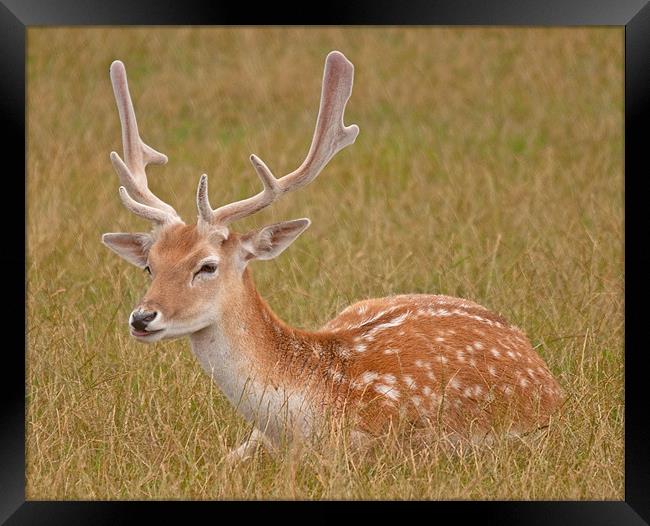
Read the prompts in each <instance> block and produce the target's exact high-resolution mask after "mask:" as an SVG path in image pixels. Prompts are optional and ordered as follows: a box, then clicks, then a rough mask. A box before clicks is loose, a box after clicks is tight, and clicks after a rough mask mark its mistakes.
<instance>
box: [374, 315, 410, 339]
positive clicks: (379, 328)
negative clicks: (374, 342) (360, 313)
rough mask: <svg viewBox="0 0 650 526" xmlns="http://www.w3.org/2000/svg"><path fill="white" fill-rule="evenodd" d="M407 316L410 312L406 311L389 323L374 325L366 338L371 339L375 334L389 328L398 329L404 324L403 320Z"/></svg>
mask: <svg viewBox="0 0 650 526" xmlns="http://www.w3.org/2000/svg"><path fill="white" fill-rule="evenodd" d="M409 314H410V312H409V311H406V312H404V313H403V314H400V315H399V316H397V318H393V319H392V320H390V321H387V322H385V323H380V324H379V325H376V326H375V327H373V328H372V329H370V330H369V331H368V332H367V333H366V336H367V337H369V338H372V337H373V336H374V335H375V334H377V333H378V332H380V331H383V330H386V329H390V328H391V327H399V326H400V325H401V324H402V323H403V322H404V320H405V319H406V317H407V316H408V315H409Z"/></svg>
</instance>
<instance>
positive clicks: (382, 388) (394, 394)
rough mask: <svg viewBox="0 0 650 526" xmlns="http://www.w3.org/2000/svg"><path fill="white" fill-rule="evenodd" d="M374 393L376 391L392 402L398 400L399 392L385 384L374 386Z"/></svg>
mask: <svg viewBox="0 0 650 526" xmlns="http://www.w3.org/2000/svg"><path fill="white" fill-rule="evenodd" d="M375 391H377V392H378V393H379V394H383V395H384V396H387V397H388V398H391V399H392V400H399V395H400V393H399V390H397V389H396V388H395V387H393V386H390V385H386V384H376V385H375Z"/></svg>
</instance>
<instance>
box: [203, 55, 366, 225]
mask: <svg viewBox="0 0 650 526" xmlns="http://www.w3.org/2000/svg"><path fill="white" fill-rule="evenodd" d="M353 76H354V66H353V65H352V63H351V62H350V61H349V60H348V59H347V58H345V56H344V55H343V54H342V53H340V52H339V51H332V52H331V53H330V54H329V55H327V59H326V60H325V71H324V73H323V87H322V91H321V99H320V109H319V111H318V119H317V120H316V129H315V130H314V137H313V139H312V141H311V147H310V148H309V152H308V153H307V157H306V158H305V160H304V161H303V162H302V164H301V165H300V166H299V167H298V168H297V169H296V170H294V171H293V172H291V173H289V174H287V175H285V176H284V177H281V178H280V179H276V178H275V177H274V176H273V173H271V170H269V168H268V167H267V166H266V164H264V162H262V160H261V159H260V158H259V157H257V156H256V155H251V156H250V160H251V163H252V164H253V168H255V171H256V172H257V175H258V176H259V178H260V180H261V181H262V184H263V185H264V190H262V191H261V192H260V193H259V194H257V195H255V196H253V197H249V198H248V199H244V200H243V201H237V202H234V203H230V204H228V205H225V206H222V207H220V208H218V209H217V210H212V207H211V206H210V203H209V200H208V179H207V176H206V175H203V176H201V180H200V182H199V188H198V191H197V206H198V209H199V216H200V218H201V219H202V220H203V221H206V222H208V223H211V224H213V225H220V226H225V225H227V224H228V223H231V222H232V221H235V220H236V219H241V218H242V217H246V216H249V215H252V214H254V213H255V212H258V211H259V210H262V209H263V208H266V207H267V206H269V205H270V204H271V203H273V202H274V201H276V200H277V199H278V198H279V197H280V196H281V195H283V194H285V193H287V192H290V191H292V190H297V189H298V188H300V187H302V186H305V185H306V184H309V183H310V182H311V181H313V180H314V179H315V178H316V176H317V175H318V174H319V173H320V171H321V170H322V169H323V168H324V167H325V165H326V164H327V163H328V162H329V160H330V159H331V158H332V157H334V155H336V154H337V153H338V152H339V151H340V150H342V149H343V148H345V147H346V146H349V145H350V144H352V143H353V142H354V141H355V139H356V138H357V135H358V133H359V127H358V126H357V125H356V124H352V125H350V126H345V124H344V123H343V113H344V112H345V105H346V103H347V101H348V99H349V98H350V94H351V93H352V78H353Z"/></svg>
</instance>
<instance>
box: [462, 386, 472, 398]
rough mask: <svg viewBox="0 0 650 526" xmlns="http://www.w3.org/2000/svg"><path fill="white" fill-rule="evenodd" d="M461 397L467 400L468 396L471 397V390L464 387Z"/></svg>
mask: <svg viewBox="0 0 650 526" xmlns="http://www.w3.org/2000/svg"><path fill="white" fill-rule="evenodd" d="M463 396H464V397H465V398H469V397H470V396H472V388H471V387H466V388H465V390H464V391H463Z"/></svg>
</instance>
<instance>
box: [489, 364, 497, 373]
mask: <svg viewBox="0 0 650 526" xmlns="http://www.w3.org/2000/svg"><path fill="white" fill-rule="evenodd" d="M488 372H489V373H490V374H491V375H492V376H496V375H497V370H496V369H495V368H494V366H493V365H489V366H488Z"/></svg>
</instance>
